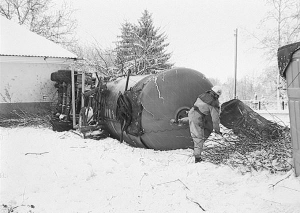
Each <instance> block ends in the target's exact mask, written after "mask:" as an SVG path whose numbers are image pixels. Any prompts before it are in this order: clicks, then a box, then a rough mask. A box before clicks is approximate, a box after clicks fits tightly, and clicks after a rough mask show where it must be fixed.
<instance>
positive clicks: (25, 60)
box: [0, 56, 73, 103]
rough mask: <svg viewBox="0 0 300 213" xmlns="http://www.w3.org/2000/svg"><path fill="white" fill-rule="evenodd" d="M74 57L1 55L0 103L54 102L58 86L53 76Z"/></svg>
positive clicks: (65, 67)
mask: <svg viewBox="0 0 300 213" xmlns="http://www.w3.org/2000/svg"><path fill="white" fill-rule="evenodd" d="M72 62H73V60H68V59H60V58H58V59H53V58H43V57H13V56H0V103H24V102H27V103H28V102H51V101H52V100H53V97H55V92H56V89H55V88H54V82H53V81H51V79H50V76H51V73H52V72H56V71H57V70H62V69H69V65H70V64H71V63H72Z"/></svg>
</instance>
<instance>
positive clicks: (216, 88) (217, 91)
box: [211, 86, 222, 96]
mask: <svg viewBox="0 0 300 213" xmlns="http://www.w3.org/2000/svg"><path fill="white" fill-rule="evenodd" d="M211 90H212V91H214V92H215V93H216V94H217V95H219V96H220V95H221V94H222V88H221V87H220V86H214V87H213V88H211Z"/></svg>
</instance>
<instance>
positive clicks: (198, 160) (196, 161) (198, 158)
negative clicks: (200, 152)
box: [195, 157, 203, 163]
mask: <svg viewBox="0 0 300 213" xmlns="http://www.w3.org/2000/svg"><path fill="white" fill-rule="evenodd" d="M202 161H203V160H202V158H201V157H195V163H200V162H202Z"/></svg>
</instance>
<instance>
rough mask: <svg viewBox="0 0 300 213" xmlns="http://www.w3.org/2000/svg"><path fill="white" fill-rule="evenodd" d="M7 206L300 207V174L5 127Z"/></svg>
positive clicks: (290, 212)
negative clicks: (246, 169)
mask: <svg viewBox="0 0 300 213" xmlns="http://www.w3.org/2000/svg"><path fill="white" fill-rule="evenodd" d="M0 133H1V134H0V140H1V171H0V172H1V194H0V195H1V205H2V212H9V211H10V210H11V209H12V208H14V212H42V213H46V212H49V213H50V212H51V213H60V212H62V213H69V212H70V213H71V212H72V213H73V212H74V213H75V212H79V213H81V212H83V213H88V212H130V213H135V212H162V213H167V212H172V213H174V212H179V213H181V212H188V213H192V212H197V213H199V212H204V211H205V212H210V213H219V212H220V213H221V212H222V213H225V212H226V213H227V212H228V213H235V212H239V213H245V212H255V213H266V212H274V213H275V212H276V213H281V212H286V213H299V212H300V177H298V178H296V177H295V175H294V173H293V172H292V171H290V172H289V173H284V174H270V173H268V172H267V171H266V172H252V173H247V174H244V175H243V174H241V173H239V172H238V171H235V170H233V169H231V168H230V167H228V166H225V165H214V164H212V163H208V162H203V163H200V164H194V163H193V159H192V157H191V156H192V150H191V149H187V150H174V151H154V150H146V149H139V148H133V147H130V146H128V145H126V144H121V143H119V142H118V141H117V140H114V139H111V138H107V139H104V140H99V141H97V140H92V139H82V138H81V137H80V136H78V135H76V134H74V133H72V132H53V131H52V130H51V129H47V128H33V127H26V128H12V129H9V128H0Z"/></svg>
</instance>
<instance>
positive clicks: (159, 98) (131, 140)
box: [106, 68, 212, 150]
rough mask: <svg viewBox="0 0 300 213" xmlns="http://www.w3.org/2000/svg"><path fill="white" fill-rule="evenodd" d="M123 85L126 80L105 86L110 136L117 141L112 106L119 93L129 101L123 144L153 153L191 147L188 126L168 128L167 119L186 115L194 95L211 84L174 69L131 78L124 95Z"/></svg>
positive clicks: (117, 128) (118, 129) (194, 73)
mask: <svg viewBox="0 0 300 213" xmlns="http://www.w3.org/2000/svg"><path fill="white" fill-rule="evenodd" d="M125 85H126V78H123V79H119V80H117V81H114V82H110V83H108V84H107V89H108V91H109V94H108V96H107V103H106V106H107V108H106V118H107V128H108V130H109V132H110V134H111V136H112V137H114V138H118V139H119V138H120V135H121V125H120V122H119V121H118V120H117V114H118V113H117V110H119V108H117V107H116V103H117V100H118V98H119V96H120V94H121V93H122V94H124V95H126V97H127V100H128V101H129V102H130V104H129V105H130V107H131V110H130V113H131V114H132V119H130V125H129V126H128V128H127V130H125V132H124V137H123V139H124V141H126V142H127V143H128V144H130V145H132V146H136V147H143V148H151V149H156V150H171V149H184V148H192V147H193V142H192V138H191V136H190V132H189V128H188V125H183V126H177V125H172V124H171V123H170V120H171V119H174V118H180V117H185V116H187V113H186V112H187V111H188V110H189V109H190V108H191V107H192V106H193V104H194V102H195V101H196V98H197V97H198V95H200V94H201V93H203V92H205V91H207V90H209V89H211V87H212V84H211V83H210V81H209V80H208V79H207V78H206V77H205V76H204V75H203V74H202V73H200V72H198V71H196V70H192V69H187V68H174V69H171V70H167V71H163V72H160V73H158V74H155V75H147V76H131V77H130V78H129V82H128V88H129V90H128V91H126V92H124V90H125ZM209 118H210V116H209ZM210 123H211V118H210ZM211 131H212V125H209V128H208V129H207V130H206V135H209V134H210V133H211Z"/></svg>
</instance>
